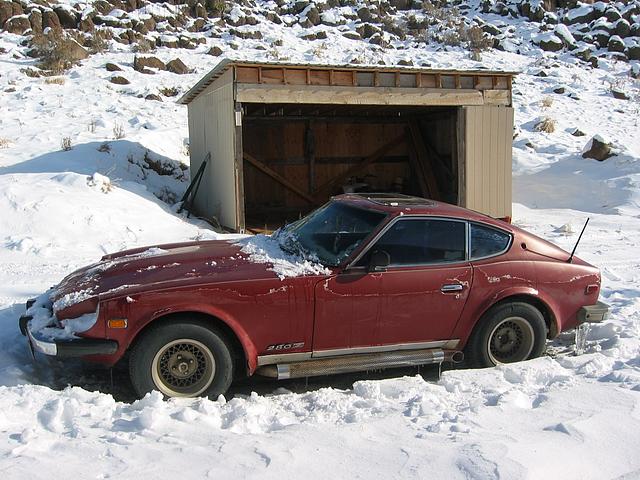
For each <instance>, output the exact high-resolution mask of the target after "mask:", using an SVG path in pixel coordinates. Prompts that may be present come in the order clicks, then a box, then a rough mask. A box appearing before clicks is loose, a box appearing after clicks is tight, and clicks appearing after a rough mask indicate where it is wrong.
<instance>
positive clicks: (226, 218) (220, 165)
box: [189, 70, 237, 228]
mask: <svg viewBox="0 0 640 480" xmlns="http://www.w3.org/2000/svg"><path fill="white" fill-rule="evenodd" d="M234 115H235V114H234V98H233V70H228V71H227V72H225V73H224V74H223V75H222V76H221V77H220V78H218V79H217V80H216V81H215V82H213V83H212V84H211V85H210V86H209V87H208V88H207V89H206V90H205V91H204V92H203V93H201V94H200V95H199V96H198V97H197V98H196V99H194V101H193V102H191V103H190V104H189V139H190V145H189V151H190V156H191V175H192V176H193V175H195V173H196V172H197V170H198V168H199V167H200V164H201V163H202V161H203V160H204V158H205V157H206V155H207V153H211V160H210V161H209V165H208V166H207V169H206V170H205V173H204V177H203V178H202V182H201V184H200V189H199V190H198V193H197V195H196V198H195V208H196V211H197V212H198V213H199V214H200V215H203V216H206V217H211V216H215V217H216V218H217V219H218V221H220V223H222V225H224V226H226V227H230V228H236V226H237V212H236V207H237V201H236V171H235V134H236V133H235V116H234Z"/></svg>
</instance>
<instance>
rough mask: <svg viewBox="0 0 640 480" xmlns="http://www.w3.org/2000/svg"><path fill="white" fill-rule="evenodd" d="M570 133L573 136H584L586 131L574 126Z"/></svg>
mask: <svg viewBox="0 0 640 480" xmlns="http://www.w3.org/2000/svg"><path fill="white" fill-rule="evenodd" d="M571 135H573V136H574V137H584V136H585V135H586V133H584V132H583V131H582V130H580V129H579V128H574V129H573V131H572V132H571Z"/></svg>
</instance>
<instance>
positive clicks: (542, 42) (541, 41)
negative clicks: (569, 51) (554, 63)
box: [534, 33, 564, 52]
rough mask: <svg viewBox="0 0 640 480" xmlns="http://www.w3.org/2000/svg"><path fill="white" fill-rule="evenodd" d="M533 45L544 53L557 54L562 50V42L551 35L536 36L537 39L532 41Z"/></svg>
mask: <svg viewBox="0 0 640 480" xmlns="http://www.w3.org/2000/svg"><path fill="white" fill-rule="evenodd" d="M534 43H536V44H537V45H538V46H539V47H540V48H541V49H542V50H544V51H546V52H558V51H560V50H562V49H563V48H564V44H563V43H562V40H560V39H559V38H558V37H557V36H556V35H554V34H552V33H543V34H542V35H538V37H537V38H535V39H534Z"/></svg>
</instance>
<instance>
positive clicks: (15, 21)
mask: <svg viewBox="0 0 640 480" xmlns="http://www.w3.org/2000/svg"><path fill="white" fill-rule="evenodd" d="M4 29H5V30H6V31H7V32H9V33H15V34H18V35H22V34H23V33H24V32H26V31H27V30H29V29H31V22H30V21H29V17H28V16H27V15H24V14H22V15H14V16H13V17H11V18H10V19H9V20H7V21H6V22H5V23H4Z"/></svg>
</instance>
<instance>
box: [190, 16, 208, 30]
mask: <svg viewBox="0 0 640 480" xmlns="http://www.w3.org/2000/svg"><path fill="white" fill-rule="evenodd" d="M206 24H207V21H206V20H205V19H204V18H200V17H198V18H196V19H195V20H194V21H193V23H192V24H191V26H190V27H189V31H190V32H201V31H202V30H204V27H205V25H206Z"/></svg>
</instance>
